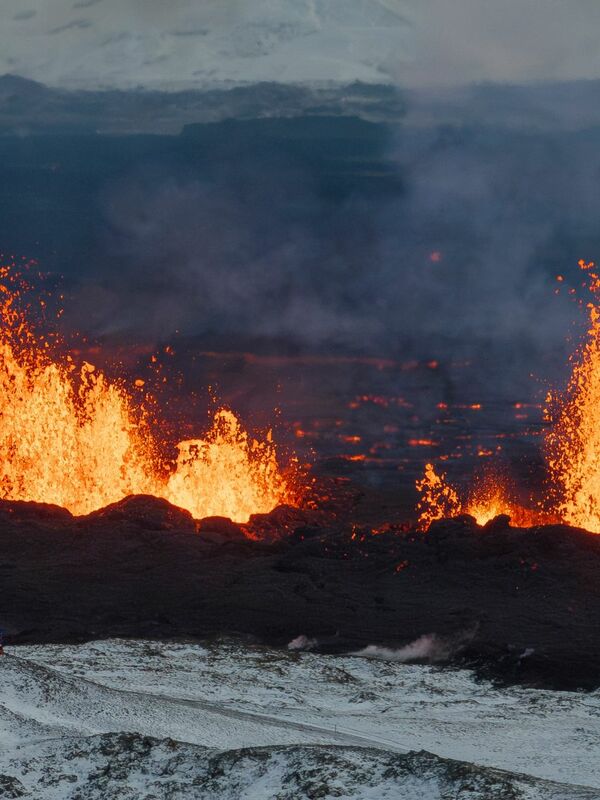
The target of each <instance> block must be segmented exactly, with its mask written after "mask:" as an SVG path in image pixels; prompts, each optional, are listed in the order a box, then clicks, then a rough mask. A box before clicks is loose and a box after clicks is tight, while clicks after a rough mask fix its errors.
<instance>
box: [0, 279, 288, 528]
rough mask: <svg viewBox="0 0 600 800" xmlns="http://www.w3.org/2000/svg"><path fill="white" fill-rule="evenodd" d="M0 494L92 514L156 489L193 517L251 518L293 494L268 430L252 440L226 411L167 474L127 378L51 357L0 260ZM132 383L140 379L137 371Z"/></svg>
mask: <svg viewBox="0 0 600 800" xmlns="http://www.w3.org/2000/svg"><path fill="white" fill-rule="evenodd" d="M0 315H1V318H2V323H3V324H2V326H1V328H0V419H1V424H0V497H1V498H3V499H10V500H35V501H37V502H45V503H54V504H57V505H60V506H63V507H64V508H67V509H69V510H70V511H71V512H72V513H74V514H87V513H89V512H91V511H93V510H95V509H98V508H101V507H103V506H106V505H108V504H109V503H112V502H115V501H118V500H120V499H121V498H123V497H125V496H127V495H130V494H153V495H156V496H158V497H165V498H166V499H168V500H169V501H170V502H171V503H173V504H175V505H177V506H180V507H181V508H186V509H188V510H189V511H190V512H191V513H192V515H193V516H195V517H196V518H201V517H206V516H217V515H218V516H227V517H230V518H231V519H233V520H235V521H237V522H245V521H247V520H248V517H249V516H250V514H253V513H267V512H269V511H271V510H272V509H273V508H275V507H276V506H277V505H280V504H282V503H285V502H288V503H290V502H291V501H292V497H291V488H290V486H289V485H288V483H287V482H286V479H285V478H284V477H283V475H282V472H281V470H280V468H279V465H278V462H277V457H276V449H275V445H274V443H273V441H272V438H271V435H270V434H268V435H267V437H266V439H265V441H263V442H258V441H255V440H253V439H250V438H249V436H248V434H247V433H246V432H245V431H244V430H243V428H242V427H241V424H240V422H239V421H238V420H237V418H236V417H235V415H234V414H233V413H232V412H230V411H225V410H221V411H219V412H218V413H217V415H216V417H215V420H214V425H213V428H212V430H211V431H210V432H209V433H208V434H207V435H206V437H205V438H204V439H199V440H193V441H187V442H182V443H181V444H179V445H178V449H179V457H178V459H177V463H176V465H175V468H174V470H173V471H172V473H171V474H170V475H167V476H165V475H164V470H162V469H161V468H160V458H159V447H158V444H157V442H156V440H155V438H154V437H153V435H152V432H151V427H150V424H149V422H148V419H147V416H146V414H145V412H144V410H143V408H141V407H140V406H139V404H136V403H135V402H134V401H133V399H132V397H131V395H130V394H129V393H128V392H127V390H126V389H125V386H124V385H123V384H119V383H116V382H112V383H111V382H110V381H109V380H107V378H106V377H105V376H104V375H103V374H102V373H101V372H99V371H98V370H96V369H95V368H94V366H92V365H91V364H89V363H85V362H84V364H83V366H82V367H80V368H76V367H75V365H74V363H73V361H72V359H71V357H69V356H68V357H66V358H65V359H64V360H60V359H57V358H55V357H53V356H52V355H51V352H52V350H53V349H54V348H52V347H51V345H50V343H49V341H48V340H45V339H43V338H41V337H37V336H36V335H35V333H34V331H33V329H32V327H31V326H30V325H29V323H28V321H27V319H26V315H25V314H24V313H23V311H22V309H21V294H20V290H19V286H18V282H17V281H16V280H15V279H14V277H13V276H12V274H11V271H10V268H8V267H1V268H0ZM135 383H136V385H137V386H138V387H139V386H140V385H143V383H142V382H141V379H138V380H136V382H135Z"/></svg>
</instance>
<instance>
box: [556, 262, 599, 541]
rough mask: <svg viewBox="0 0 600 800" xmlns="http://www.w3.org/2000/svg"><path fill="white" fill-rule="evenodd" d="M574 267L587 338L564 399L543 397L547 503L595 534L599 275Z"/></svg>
mask: <svg viewBox="0 0 600 800" xmlns="http://www.w3.org/2000/svg"><path fill="white" fill-rule="evenodd" d="M579 266H580V267H581V268H582V269H583V270H585V271H586V272H587V274H588V275H589V278H590V289H591V292H592V301H591V302H590V303H588V306H587V308H588V313H589V321H590V326H589V329H588V335H587V340H586V342H585V344H584V345H583V347H581V348H580V349H579V350H578V351H577V352H576V353H575V355H574V356H573V357H572V359H571V360H572V363H573V371H572V374H571V378H570V381H569V384H568V386H567V390H566V393H565V395H564V397H561V398H557V397H552V396H549V398H548V401H549V402H548V408H547V416H548V418H551V419H553V420H554V426H553V428H552V430H551V432H550V433H549V435H548V436H547V439H546V458H547V463H548V469H549V473H550V477H551V479H552V485H553V489H552V492H551V493H552V495H553V496H552V498H551V500H552V502H553V505H554V506H555V507H556V511H557V513H558V514H559V515H560V517H561V518H562V519H563V520H564V521H565V522H568V523H570V524H571V525H576V526H579V527H582V528H585V529H586V530H588V531H592V532H593V533H600V417H599V416H598V411H599V409H600V301H599V299H598V298H599V297H600V276H599V275H598V273H597V271H596V267H595V264H594V263H593V262H590V263H586V262H585V261H580V262H579Z"/></svg>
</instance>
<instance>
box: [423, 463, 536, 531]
mask: <svg viewBox="0 0 600 800" xmlns="http://www.w3.org/2000/svg"><path fill="white" fill-rule="evenodd" d="M416 487H417V491H418V492H419V493H420V495H421V497H420V500H419V504H418V506H417V511H418V512H419V520H418V527H419V529H420V530H427V529H428V528H429V526H430V524H431V523H432V522H434V521H435V520H438V519H445V518H450V517H457V516H460V515H461V514H468V515H469V516H471V517H474V518H475V521H476V522H477V524H478V525H485V524H486V523H487V522H490V521H491V520H493V519H494V518H495V517H497V516H499V515H500V514H507V515H508V516H509V517H510V518H511V521H512V522H513V523H514V524H516V525H519V526H523V527H529V526H531V525H536V524H539V522H540V515H539V514H536V513H535V512H533V511H531V510H530V509H527V508H524V507H523V506H520V505H519V504H518V503H516V502H514V501H513V500H512V499H511V498H510V492H509V491H508V489H507V488H506V486H505V485H504V483H503V481H502V480H501V479H500V478H499V477H498V476H494V475H492V474H491V473H490V474H487V475H485V476H484V477H483V478H482V479H481V480H479V481H478V482H477V483H476V484H475V485H474V487H473V488H472V489H471V490H470V491H469V493H468V495H467V497H466V499H464V500H461V498H460V497H459V494H458V492H457V491H456V489H454V488H453V487H452V486H451V485H450V484H449V483H447V481H446V475H444V474H438V473H437V472H436V471H435V468H434V466H433V464H426V465H425V475H424V477H423V478H421V479H420V480H418V481H417V482H416Z"/></svg>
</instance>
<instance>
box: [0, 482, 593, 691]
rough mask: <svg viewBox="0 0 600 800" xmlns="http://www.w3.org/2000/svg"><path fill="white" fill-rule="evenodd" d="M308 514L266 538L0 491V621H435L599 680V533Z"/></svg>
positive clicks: (487, 663)
mask: <svg viewBox="0 0 600 800" xmlns="http://www.w3.org/2000/svg"><path fill="white" fill-rule="evenodd" d="M296 515H297V519H296V521H295V523H294V522H293V515H292V513H291V510H290V509H285V508H284V509H278V510H277V511H276V512H274V514H273V515H271V516H272V518H271V519H267V518H268V517H269V515H267V518H261V519H260V523H261V526H262V527H264V528H265V529H267V528H270V530H271V532H273V529H274V527H276V526H277V525H278V524H279V525H283V526H284V528H285V530H284V531H283V532H282V533H283V535H282V537H281V538H279V540H275V539H274V538H273V537H270V539H271V540H270V541H268V542H261V541H252V540H250V539H246V538H245V537H242V536H240V531H241V528H239V527H238V526H234V525H233V523H230V522H228V521H227V522H225V521H223V520H215V519H213V520H205V521H203V522H201V523H195V522H194V521H193V520H191V517H189V515H187V514H186V512H183V511H181V510H179V509H175V508H174V507H173V506H169V504H168V503H166V502H165V501H160V500H156V498H148V497H135V498H127V499H126V500H124V501H122V502H120V503H117V504H114V505H113V506H109V508H107V509H104V510H102V511H101V512H96V513H95V514H92V515H89V516H88V517H82V518H73V517H71V516H70V515H69V514H68V512H63V511H59V510H56V509H52V508H48V507H47V506H36V505H35V504H15V503H0V626H1V627H3V628H6V629H7V630H8V631H9V641H13V642H50V641H79V640H85V639H91V638H102V637H110V636H132V637H140V636H141V637H148V636H149V637H156V638H161V637H165V638H172V637H192V638H201V637H206V636H210V635H213V634H220V633H224V634H242V635H250V636H254V637H257V638H259V639H260V640H263V641H265V642H268V643H270V644H276V645H285V644H287V643H288V642H289V641H290V640H291V639H294V638H296V637H297V636H299V635H305V636H307V637H309V638H310V639H315V640H316V641H317V648H318V649H320V650H322V651H327V652H344V651H350V650H355V649H357V648H360V647H364V646H366V645H369V644H378V645H385V646H388V647H403V646H405V645H406V644H408V643H410V642H412V641H414V640H415V639H418V638H419V637H421V636H423V635H428V634H430V635H435V637H436V640H437V641H439V642H442V643H443V651H444V653H445V656H444V657H445V658H446V660H449V661H451V662H453V663H457V664H464V665H467V666H473V667H476V668H477V669H478V670H479V671H480V672H481V673H482V674H484V675H486V676H488V677H492V678H496V679H500V680H503V681H509V682H518V683H525V684H528V685H536V686H548V687H554V688H562V689H576V688H585V689H591V688H595V687H598V686H600V627H599V623H598V619H600V537H598V536H595V535H592V534H589V533H586V532H585V531H580V530H576V529H573V528H569V527H567V526H561V525H556V526H548V527H537V528H532V529H529V530H524V529H517V528H511V527H510V526H509V525H508V523H507V520H506V519H505V518H504V519H503V518H499V519H498V520H496V522H495V523H494V524H493V525H489V526H487V527H486V528H481V527H479V526H478V525H477V524H476V523H475V521H474V520H473V519H472V518H470V517H462V518H458V519H454V520H446V521H442V522H438V523H436V524H434V525H432V526H431V529H430V531H429V533H428V534H422V533H417V532H414V531H402V530H401V529H400V528H399V527H398V528H394V527H393V526H392V527H391V528H390V530H389V531H386V532H384V533H379V534H373V533H371V531H370V530H369V529H368V527H367V526H365V527H363V528H360V529H358V528H357V527H356V526H355V525H352V524H350V523H349V522H348V520H346V521H338V522H337V523H336V521H335V519H334V518H331V519H330V521H329V524H328V525H325V524H323V525H318V524H314V523H312V524H311V523H310V521H309V520H308V519H304V520H303V519H302V514H301V513H300V512H296ZM267 523H269V524H267ZM293 524H296V525H297V527H296V528H295V529H292V530H290V527H293ZM197 529H199V531H200V532H199V533H197V532H196V531H197ZM242 532H243V531H242ZM203 534H204V535H203ZM438 657H439V654H438Z"/></svg>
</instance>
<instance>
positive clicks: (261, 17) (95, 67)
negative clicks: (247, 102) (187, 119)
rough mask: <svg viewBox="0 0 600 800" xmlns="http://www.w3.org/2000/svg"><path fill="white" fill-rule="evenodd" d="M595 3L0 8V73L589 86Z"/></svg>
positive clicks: (312, 1)
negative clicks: (575, 81)
mask: <svg viewBox="0 0 600 800" xmlns="http://www.w3.org/2000/svg"><path fill="white" fill-rule="evenodd" d="M599 32H600V0H0V72H14V73H17V74H21V75H25V76H27V77H31V78H34V79H37V80H41V81H45V82H47V83H50V84H53V85H64V86H82V87H95V86H121V87H126V86H145V87H166V88H168V87H178V86H187V85H191V84H204V85H206V84H211V83H212V84H214V83H218V82H220V81H234V82H239V81H253V80H287V81H307V80H343V81H349V80H356V79H359V80H366V81H390V80H394V81H396V82H398V83H399V84H400V85H405V86H406V85H413V86H414V85H440V84H461V83H469V82H477V81H482V80H486V81H487V80H491V81H511V82H522V81H531V80H553V79H572V78H596V77H600V45H599V41H600V36H599Z"/></svg>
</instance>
